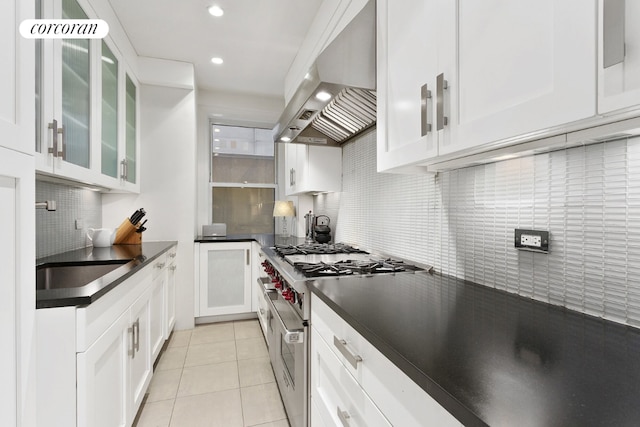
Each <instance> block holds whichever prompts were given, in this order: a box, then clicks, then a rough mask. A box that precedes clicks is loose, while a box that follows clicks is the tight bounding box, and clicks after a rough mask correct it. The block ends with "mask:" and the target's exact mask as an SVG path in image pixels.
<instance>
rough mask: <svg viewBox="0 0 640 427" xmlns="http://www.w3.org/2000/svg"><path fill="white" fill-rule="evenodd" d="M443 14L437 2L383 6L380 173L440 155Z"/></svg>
mask: <svg viewBox="0 0 640 427" xmlns="http://www.w3.org/2000/svg"><path fill="white" fill-rule="evenodd" d="M437 13H438V2H436V1H419V0H412V1H401V2H398V1H391V0H379V1H378V2H377V15H378V18H377V19H378V36H377V37H378V42H377V49H378V75H377V81H378V84H377V96H378V113H377V145H378V158H377V162H378V170H379V171H384V170H389V169H392V168H394V167H398V166H403V165H408V164H411V163H415V162H418V161H421V160H425V159H427V158H429V157H434V156H436V155H437V154H438V146H437V136H436V132H435V130H436V129H435V123H434V122H433V117H434V116H433V110H434V108H435V106H436V102H435V95H436V91H435V78H436V75H437V74H438V73H439V70H438V37H437V31H438V25H437V22H438V20H437V19H436V14H437ZM440 19H445V20H446V18H445V17H440ZM429 96H430V97H429Z"/></svg>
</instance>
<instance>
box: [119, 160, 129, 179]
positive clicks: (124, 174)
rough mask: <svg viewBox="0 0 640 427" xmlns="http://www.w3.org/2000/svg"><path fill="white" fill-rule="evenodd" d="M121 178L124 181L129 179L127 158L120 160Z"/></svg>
mask: <svg viewBox="0 0 640 427" xmlns="http://www.w3.org/2000/svg"><path fill="white" fill-rule="evenodd" d="M120 179H121V180H123V181H126V180H127V159H122V160H121V161H120Z"/></svg>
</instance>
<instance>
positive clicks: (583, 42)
mask: <svg viewBox="0 0 640 427" xmlns="http://www.w3.org/2000/svg"><path fill="white" fill-rule="evenodd" d="M595 22H596V7H595V2H594V1H593V0H564V1H556V0H539V1H528V2H511V1H507V0H504V1H499V2H494V3H493V4H492V5H491V6H488V5H487V4H486V3H483V2H476V1H473V0H459V1H458V42H457V45H458V52H457V61H458V82H457V89H458V90H457V98H455V97H451V95H452V94H449V95H447V97H449V98H448V99H446V101H448V102H451V103H456V104H457V109H455V111H453V114H452V117H451V118H450V121H451V125H450V126H451V133H452V135H451V138H450V139H449V140H447V141H445V143H444V144H442V145H441V146H440V152H439V155H444V154H448V153H452V152H454V151H459V150H463V149H466V148H472V147H477V146H480V145H483V144H486V143H491V142H496V141H502V140H507V139H509V138H514V137H520V136H523V135H527V134H529V133H532V132H540V131H544V130H546V129H548V128H552V127H555V126H560V125H563V124H566V123H570V122H574V121H577V120H580V119H585V118H588V117H592V116H594V115H595V113H596V111H595V103H596V92H595V84H594V83H595V81H596V76H595V60H596V46H595V43H593V42H592V41H593V40H595V38H596V34H595V29H596V26H595Z"/></svg>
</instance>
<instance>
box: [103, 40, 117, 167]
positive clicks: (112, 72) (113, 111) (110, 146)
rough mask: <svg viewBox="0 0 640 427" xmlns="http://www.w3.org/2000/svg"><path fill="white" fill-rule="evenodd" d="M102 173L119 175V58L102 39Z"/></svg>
mask: <svg viewBox="0 0 640 427" xmlns="http://www.w3.org/2000/svg"><path fill="white" fill-rule="evenodd" d="M101 62H102V160H101V161H102V173H103V174H104V175H108V176H110V177H113V178H117V177H118V59H117V58H116V57H115V55H114V54H113V52H111V49H109V46H107V44H106V43H105V42H104V41H102V61H101Z"/></svg>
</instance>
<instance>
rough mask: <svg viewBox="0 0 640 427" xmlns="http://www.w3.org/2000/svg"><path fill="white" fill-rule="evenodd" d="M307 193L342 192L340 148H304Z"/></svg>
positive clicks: (311, 146)
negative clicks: (305, 153)
mask: <svg viewBox="0 0 640 427" xmlns="http://www.w3.org/2000/svg"><path fill="white" fill-rule="evenodd" d="M306 152H307V155H306V159H307V168H306V170H305V175H306V181H305V184H304V186H305V189H306V190H307V191H336V192H337V191H342V148H340V147H322V146H320V147H319V146H314V145H309V146H307V147H306Z"/></svg>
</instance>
